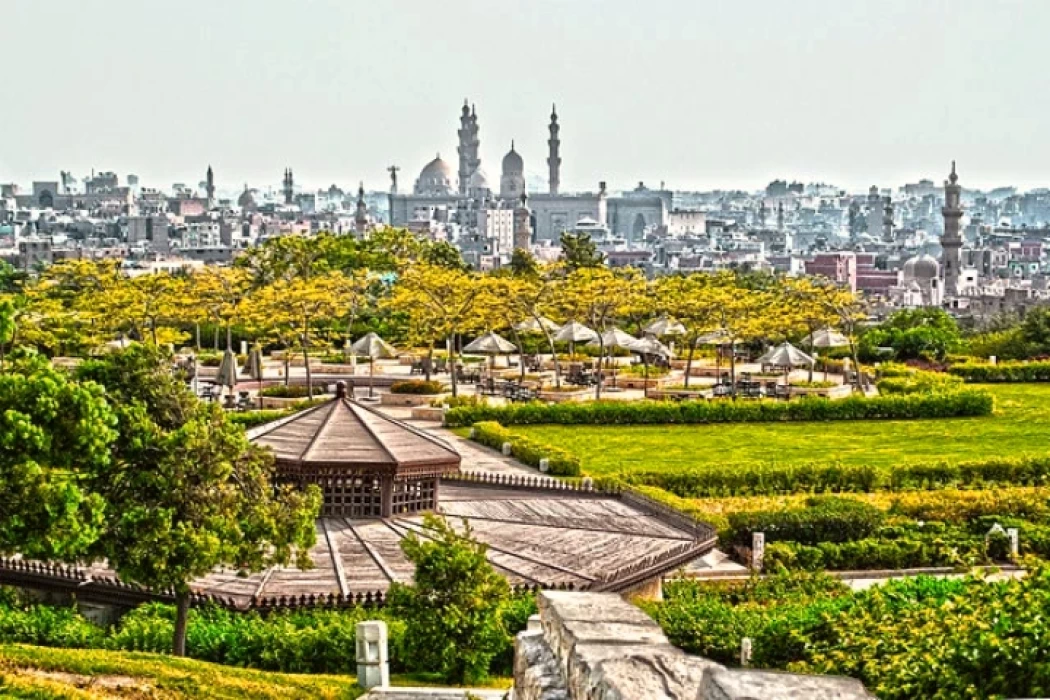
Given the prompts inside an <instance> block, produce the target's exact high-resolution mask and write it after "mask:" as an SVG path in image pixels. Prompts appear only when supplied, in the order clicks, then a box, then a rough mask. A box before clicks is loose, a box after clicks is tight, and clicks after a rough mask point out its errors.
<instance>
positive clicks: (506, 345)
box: [463, 331, 518, 370]
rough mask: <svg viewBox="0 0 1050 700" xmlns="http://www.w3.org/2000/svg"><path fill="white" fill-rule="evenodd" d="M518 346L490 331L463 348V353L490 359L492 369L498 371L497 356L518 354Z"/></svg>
mask: <svg viewBox="0 0 1050 700" xmlns="http://www.w3.org/2000/svg"><path fill="white" fill-rule="evenodd" d="M517 349H518V346H517V345H515V344H514V343H512V342H510V341H509V340H507V339H506V338H504V337H503V336H501V335H499V334H497V333H493V332H492V331H489V332H488V333H486V334H485V335H482V336H479V337H477V338H475V339H474V340H473V341H472V342H471V343H469V344H468V345H467V346H466V347H464V348H463V352H476V353H480V354H482V355H488V356H489V357H490V368H491V369H492V370H495V369H496V355H509V354H510V353H512V352H516V351H517Z"/></svg>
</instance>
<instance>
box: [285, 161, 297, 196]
mask: <svg viewBox="0 0 1050 700" xmlns="http://www.w3.org/2000/svg"><path fill="white" fill-rule="evenodd" d="M294 197H295V179H294V178H293V177H292V169H291V168H285V169H284V203H285V204H291V203H292V199H293V198H294Z"/></svg>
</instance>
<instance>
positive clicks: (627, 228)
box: [390, 102, 671, 255]
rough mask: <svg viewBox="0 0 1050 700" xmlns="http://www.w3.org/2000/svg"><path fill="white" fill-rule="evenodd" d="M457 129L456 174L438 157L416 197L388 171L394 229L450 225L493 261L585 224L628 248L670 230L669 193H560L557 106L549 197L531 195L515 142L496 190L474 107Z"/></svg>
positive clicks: (602, 186) (467, 108) (601, 187)
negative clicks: (482, 244) (481, 243)
mask: <svg viewBox="0 0 1050 700" xmlns="http://www.w3.org/2000/svg"><path fill="white" fill-rule="evenodd" d="M459 122H460V128H459V131H458V137H459V146H458V148H457V153H458V159H459V162H458V167H457V168H455V169H454V168H453V166H452V164H450V163H449V162H448V161H446V160H445V159H444V158H442V157H441V155H440V154H438V155H437V156H436V157H435V158H434V159H433V160H432V161H430V162H429V163H427V164H426V165H425V166H424V167H423V169H422V170H421V171H420V173H419V177H418V178H417V179H416V181H415V183H414V185H413V187H412V191H411V193H408V192H405V193H402V192H401V191H399V189H398V182H397V173H398V170H399V168H398V167H397V166H392V167H391V168H390V175H391V183H390V223H391V224H392V225H394V226H412V227H418V226H420V225H422V224H426V223H428V222H431V223H437V224H445V225H450V224H451V225H454V226H458V227H459V229H460V231H462V232H464V235H465V236H466V237H467V238H470V237H471V236H473V237H474V238H477V239H483V240H484V241H486V243H487V244H488V246H489V247H488V249H487V251H486V252H488V253H489V254H493V255H509V254H510V253H511V252H512V250H513V248H517V247H526V248H527V247H529V245H531V244H543V243H545V242H552V243H554V244H557V242H558V240H559V238H560V236H561V234H562V233H563V232H565V231H573V230H575V229H577V228H578V224H580V223H581V222H583V223H584V224H585V226H587V227H589V228H597V229H598V230H602V231H607V232H609V233H610V234H611V235H615V236H620V237H622V238H623V239H624V240H625V241H627V242H628V243H640V242H641V241H642V239H643V238H644V236H645V235H646V234H647V232H649V231H651V230H653V229H656V228H659V227H662V226H665V225H666V223H667V214H668V211H669V210H670V208H671V192H670V191H666V190H663V189H661V190H650V189H647V188H645V186H644V185H643V184H641V183H639V187H638V189H636V190H634V191H631V192H628V193H625V194H623V195H622V196H617V197H610V196H609V193H608V191H607V188H606V183H605V182H600V183H598V189H597V191H595V192H576V193H565V192H562V191H561V165H562V159H561V136H560V132H561V125H560V124H559V122H558V113H557V108H556V107H552V108H551V115H550V123H549V124H548V126H547V130H548V133H549V137H548V140H547V146H548V153H547V168H548V178H547V181H548V187H547V191H546V192H526V179H525V161H524V159H523V158H522V155H521V154H520V153H518V151H517V150H516V148H515V146H514V143H513V142H511V145H510V150H509V151H508V152H507V153H506V155H505V156H503V160H502V162H501V168H500V177H499V181H498V184H497V183H496V182H495V181H494V180H492V179H491V178H490V177H489V174H488V173H487V172H486V170H485V168H484V166H483V165H482V160H481V155H480V148H481V139H480V128H479V126H478V115H477V110H476V108H475V107H474V106H472V105H470V103H469V102H464V104H463V108H462V111H461V113H460V117H459ZM515 212H516V213H515ZM526 224H527V226H528V228H527V230H526V227H525V225H526Z"/></svg>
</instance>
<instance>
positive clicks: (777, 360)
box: [756, 343, 813, 373]
mask: <svg viewBox="0 0 1050 700" xmlns="http://www.w3.org/2000/svg"><path fill="white" fill-rule="evenodd" d="M756 361H757V362H758V363H759V364H762V365H772V366H773V367H781V368H783V369H784V370H785V373H786V372H790V371H791V368H793V367H806V366H810V365H812V364H813V358H812V357H810V356H809V355H807V354H806V353H804V352H802V351H801V350H799V349H798V348H796V347H795V346H794V345H792V344H791V343H781V344H780V345H778V346H776V347H775V348H770V349H769V350H768V351H767V352H766V353H765V354H764V355H762V357H760V358H758V360H756Z"/></svg>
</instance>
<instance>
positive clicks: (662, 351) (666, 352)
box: [631, 336, 671, 398]
mask: <svg viewBox="0 0 1050 700" xmlns="http://www.w3.org/2000/svg"><path fill="white" fill-rule="evenodd" d="M631 352H635V353H638V354H639V355H641V356H642V362H643V363H644V364H645V385H644V386H643V387H642V391H643V393H644V394H645V397H646V398H649V356H650V355H658V356H660V357H670V356H671V349H670V348H668V347H667V346H666V345H664V344H663V343H661V342H660V341H659V340H657V339H656V338H653V337H652V336H648V337H645V338H642V339H641V340H636V341H635V342H634V345H632V346H631Z"/></svg>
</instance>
